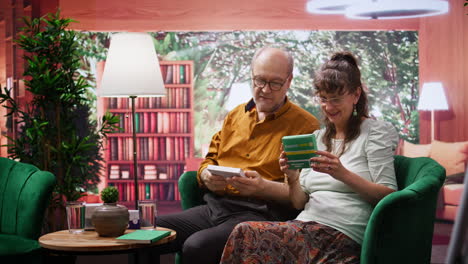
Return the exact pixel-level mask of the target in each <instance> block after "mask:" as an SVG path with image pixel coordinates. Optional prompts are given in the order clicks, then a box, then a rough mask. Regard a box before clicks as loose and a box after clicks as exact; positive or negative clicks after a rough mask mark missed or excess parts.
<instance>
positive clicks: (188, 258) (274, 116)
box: [156, 47, 319, 264]
mask: <svg viewBox="0 0 468 264" xmlns="http://www.w3.org/2000/svg"><path fill="white" fill-rule="evenodd" d="M251 68H252V91H253V99H251V100H250V101H249V102H247V103H244V104H241V105H239V106H237V107H236V108H235V109H234V110H232V111H231V112H230V113H229V114H228V115H227V117H226V118H225V120H224V124H223V127H222V129H221V130H220V131H219V132H218V133H216V134H215V135H214V136H213V138H212V141H211V144H210V148H209V150H208V154H207V155H206V157H205V160H204V161H203V163H202V164H201V166H200V169H199V170H198V174H197V179H198V182H199V185H200V188H207V189H208V190H210V192H208V193H207V194H205V196H204V200H205V201H206V204H205V205H201V206H198V207H194V208H191V209H189V210H185V211H183V212H180V213H176V214H171V215H163V216H160V217H158V219H157V223H156V224H157V226H161V227H167V228H171V229H174V230H176V231H177V239H176V241H175V242H174V243H172V244H171V247H172V250H174V251H177V250H182V257H183V262H184V264H185V263H205V264H208V263H218V262H219V260H220V258H221V254H222V251H223V247H224V244H225V242H226V241H227V239H228V237H229V234H230V233H231V231H232V229H233V228H234V226H235V225H236V224H238V223H240V222H244V221H265V220H270V221H275V220H286V219H292V218H294V217H295V215H291V209H292V207H291V205H290V203H289V197H288V194H289V193H288V188H287V186H286V185H285V182H284V181H285V178H284V175H283V173H282V172H281V170H280V167H279V163H278V157H279V155H280V152H281V138H282V137H283V136H286V135H298V134H307V133H312V132H313V131H315V130H316V129H318V128H319V123H318V121H317V119H316V118H315V117H314V116H312V115H311V114H309V113H308V112H307V111H305V110H303V109H302V108H300V107H299V106H297V105H295V104H293V103H291V102H290V101H289V100H288V98H287V96H286V93H287V91H288V89H289V87H290V85H291V80H292V78H293V58H292V56H291V55H290V54H289V53H288V52H286V51H285V50H282V49H278V48H273V47H264V48H261V49H259V50H258V51H257V52H256V53H255V55H254V57H253V59H252V65H251ZM210 164H213V165H220V166H228V167H236V168H241V169H243V170H244V171H245V175H246V176H247V177H232V178H225V177H223V176H220V175H213V174H211V173H210V172H209V171H208V170H207V166H208V165H210Z"/></svg>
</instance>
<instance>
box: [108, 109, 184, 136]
mask: <svg viewBox="0 0 468 264" xmlns="http://www.w3.org/2000/svg"><path fill="white" fill-rule="evenodd" d="M115 115H117V116H119V119H120V123H119V126H120V127H121V128H122V129H123V131H118V132H117V133H121V132H123V133H132V131H133V129H132V127H133V121H132V120H133V118H132V115H131V114H130V113H117V114H115ZM190 121H191V120H190V114H189V113H184V112H156V113H155V112H152V113H150V112H143V113H135V131H136V133H190Z"/></svg>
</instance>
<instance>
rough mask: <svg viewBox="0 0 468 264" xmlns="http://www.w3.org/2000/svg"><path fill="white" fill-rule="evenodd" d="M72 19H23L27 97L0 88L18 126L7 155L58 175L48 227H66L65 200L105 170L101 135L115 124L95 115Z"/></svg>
mask: <svg viewBox="0 0 468 264" xmlns="http://www.w3.org/2000/svg"><path fill="white" fill-rule="evenodd" d="M71 22H74V21H73V20H71V19H65V18H61V17H60V14H59V12H57V13H56V14H49V15H47V16H44V17H41V18H35V19H28V18H25V19H24V23H25V25H26V26H25V27H24V28H22V32H21V34H20V35H19V38H18V39H17V40H15V41H16V42H17V44H18V46H19V47H20V48H21V49H23V50H24V51H25V56H24V59H25V66H26V67H25V71H24V84H25V86H26V90H27V95H28V96H25V98H28V100H27V101H25V99H24V98H19V97H16V96H15V95H14V94H15V93H16V92H17V91H16V92H15V91H12V90H11V89H7V88H4V89H2V90H0V104H2V105H3V106H4V107H6V108H7V111H8V113H7V116H8V118H9V120H11V122H12V124H11V126H12V127H15V128H18V129H17V131H16V133H15V135H13V136H12V137H10V138H9V141H8V145H7V146H8V150H9V157H10V158H12V159H16V160H19V161H21V162H25V163H30V164H33V165H35V166H36V167H38V168H39V169H41V170H46V171H50V172H52V173H53V174H54V175H55V176H56V178H57V184H56V186H55V188H54V195H53V201H52V202H51V203H50V204H51V205H50V207H49V210H48V219H47V221H45V222H47V223H49V226H47V227H46V230H45V231H46V232H51V231H54V230H61V229H66V223H67V221H66V214H65V207H64V205H65V202H66V201H76V200H78V199H79V198H80V197H81V196H83V195H84V194H85V193H86V192H87V191H89V190H95V189H96V184H97V183H98V182H99V176H100V174H101V173H102V171H103V163H102V161H103V157H102V152H101V150H102V146H103V139H104V138H105V137H106V134H107V133H109V132H112V131H114V130H115V129H116V128H117V126H118V123H119V118H118V116H113V115H111V114H109V113H107V114H106V115H104V116H103V117H102V119H101V120H100V124H99V123H98V120H96V118H95V117H93V113H94V112H95V110H93V108H94V104H95V102H96V98H95V95H94V91H93V90H92V89H91V87H90V85H89V84H88V82H87V80H86V79H85V78H84V77H83V76H82V74H81V73H80V66H81V65H80V57H81V53H80V49H79V48H80V47H79V42H78V41H77V39H76V32H75V31H72V30H68V29H67V27H68V25H69V24H70V23H71ZM29 98H30V99H29Z"/></svg>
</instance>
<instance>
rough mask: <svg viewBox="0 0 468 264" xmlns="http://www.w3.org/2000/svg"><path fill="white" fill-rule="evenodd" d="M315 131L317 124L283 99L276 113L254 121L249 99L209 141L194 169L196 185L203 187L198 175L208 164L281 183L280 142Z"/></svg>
mask: <svg viewBox="0 0 468 264" xmlns="http://www.w3.org/2000/svg"><path fill="white" fill-rule="evenodd" d="M317 129H319V122H318V120H317V119H316V118H315V117H314V116H313V115H312V114H310V113H309V112H307V111H305V110H304V109H302V108H300V107H299V106H297V105H296V104H293V103H291V102H290V101H289V100H288V99H287V98H286V99H285V103H284V105H283V106H282V107H280V109H278V111H276V112H275V113H274V114H271V115H268V116H267V117H266V118H265V119H264V120H261V121H258V118H257V109H256V107H255V102H254V101H253V99H252V100H250V101H249V102H247V103H244V104H241V105H239V106H237V107H236V108H235V109H234V110H232V111H231V112H229V114H228V115H227V116H226V118H225V119H224V124H223V127H222V129H221V130H220V131H218V132H217V133H216V134H215V135H214V136H213V138H212V139H211V144H210V147H209V149H208V154H207V155H206V156H205V160H204V161H203V162H202V163H201V165H200V168H199V169H198V173H197V179H198V183H199V184H200V186H201V187H203V186H204V185H203V182H202V180H201V178H200V174H201V172H202V171H203V170H204V169H205V168H206V167H207V166H208V165H210V164H212V165H220V166H227V167H235V168H241V169H243V170H253V171H257V172H258V173H259V174H260V175H261V176H262V177H263V178H265V179H267V180H272V181H281V182H283V181H284V175H283V173H282V172H281V170H280V167H279V163H278V157H279V155H280V153H281V138H282V137H283V136H288V135H300V134H310V133H312V132H314V131H315V130H317ZM225 192H227V193H229V194H236V193H237V190H235V189H234V188H233V187H232V186H228V187H226V189H225Z"/></svg>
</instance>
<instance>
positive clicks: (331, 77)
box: [221, 52, 398, 263]
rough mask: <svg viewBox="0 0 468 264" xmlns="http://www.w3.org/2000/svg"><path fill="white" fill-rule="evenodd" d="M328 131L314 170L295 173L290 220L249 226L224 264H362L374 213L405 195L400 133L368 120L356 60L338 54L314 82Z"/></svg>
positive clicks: (233, 240) (320, 135) (242, 227)
mask: <svg viewBox="0 0 468 264" xmlns="http://www.w3.org/2000/svg"><path fill="white" fill-rule="evenodd" d="M314 87H315V89H316V97H315V99H316V100H317V102H318V104H319V105H320V106H321V110H322V112H323V116H324V119H325V120H324V124H325V126H324V128H322V129H320V130H318V131H315V133H314V134H315V136H316V137H317V147H318V151H317V154H318V155H319V156H318V157H314V158H311V160H310V161H311V166H310V167H311V168H307V169H304V170H302V171H299V170H290V169H288V165H287V158H286V155H285V153H284V152H283V153H282V154H281V156H280V161H279V162H280V166H281V169H282V171H283V172H284V173H285V174H286V175H287V177H288V185H289V196H290V199H291V202H292V204H293V206H294V207H295V208H297V209H302V212H301V213H300V214H299V215H298V216H297V218H296V219H295V220H292V221H287V222H245V223H241V224H238V225H237V226H236V227H235V229H234V230H233V231H232V233H231V235H230V237H229V240H228V242H227V244H226V246H225V248H224V252H223V256H222V260H221V263H359V256H360V251H361V246H360V245H361V243H362V239H363V236H364V231H365V228H366V225H367V222H368V220H369V217H370V214H371V212H372V209H373V207H374V206H375V205H376V204H377V203H378V202H379V201H380V200H381V199H382V198H383V197H385V196H386V195H388V194H389V193H391V192H393V191H394V190H396V189H397V184H396V178H395V170H394V167H393V154H394V150H395V148H396V145H397V141H398V135H397V133H396V131H395V129H394V128H393V127H392V126H391V125H390V124H388V123H385V122H382V121H377V120H372V119H369V117H368V107H367V96H366V93H365V91H364V90H363V88H362V83H361V73H360V70H359V68H358V65H357V61H356V59H355V57H354V56H353V55H352V54H351V53H348V52H338V53H335V54H333V55H332V57H331V58H330V59H329V60H328V61H327V62H325V63H324V64H323V65H322V67H321V69H320V71H319V72H318V73H317V74H316V76H315V79H314Z"/></svg>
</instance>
